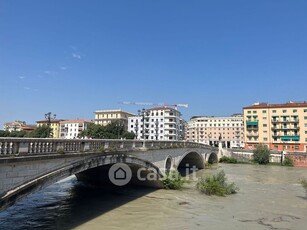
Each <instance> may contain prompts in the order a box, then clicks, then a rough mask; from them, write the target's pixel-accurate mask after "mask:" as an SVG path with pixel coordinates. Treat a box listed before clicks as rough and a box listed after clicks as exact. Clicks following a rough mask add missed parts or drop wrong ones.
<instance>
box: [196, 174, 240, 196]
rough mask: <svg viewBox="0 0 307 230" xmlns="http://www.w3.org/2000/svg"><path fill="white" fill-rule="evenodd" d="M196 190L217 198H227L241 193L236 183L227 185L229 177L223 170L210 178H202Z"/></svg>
mask: <svg viewBox="0 0 307 230" xmlns="http://www.w3.org/2000/svg"><path fill="white" fill-rule="evenodd" d="M196 188H197V190H199V191H200V192H202V193H205V194H207V195H216V196H226V195H230V194H234V193H237V191H239V188H238V187H237V186H236V185H235V183H230V184H228V183H227V177H226V175H225V172H224V171H223V170H222V171H220V172H218V173H216V174H213V175H210V176H206V177H201V178H200V179H199V180H198V182H197V184H196Z"/></svg>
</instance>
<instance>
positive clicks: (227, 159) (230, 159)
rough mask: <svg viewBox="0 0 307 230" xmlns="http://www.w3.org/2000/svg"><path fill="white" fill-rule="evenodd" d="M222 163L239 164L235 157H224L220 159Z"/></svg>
mask: <svg viewBox="0 0 307 230" xmlns="http://www.w3.org/2000/svg"><path fill="white" fill-rule="evenodd" d="M219 162H220V163H230V164H236V163H238V161H237V159H236V158H233V157H226V156H223V157H221V158H220V161H219Z"/></svg>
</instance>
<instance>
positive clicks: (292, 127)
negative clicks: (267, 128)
mask: <svg viewBox="0 0 307 230" xmlns="http://www.w3.org/2000/svg"><path fill="white" fill-rule="evenodd" d="M271 130H273V131H274V130H297V131H298V130H300V127H298V126H296V127H295V126H289V127H280V126H276V127H272V128H271Z"/></svg>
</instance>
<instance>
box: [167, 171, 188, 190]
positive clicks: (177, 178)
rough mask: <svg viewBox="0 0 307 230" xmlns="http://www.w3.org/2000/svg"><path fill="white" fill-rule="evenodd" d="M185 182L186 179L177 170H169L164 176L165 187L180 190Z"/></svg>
mask: <svg viewBox="0 0 307 230" xmlns="http://www.w3.org/2000/svg"><path fill="white" fill-rule="evenodd" d="M184 182H185V181H184V179H183V178H182V177H181V175H180V173H179V172H178V171H177V170H170V171H167V172H166V173H165V177H164V178H163V186H164V188H165V189H173V190H180V189H182V186H183V184H184Z"/></svg>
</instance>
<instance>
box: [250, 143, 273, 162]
mask: <svg viewBox="0 0 307 230" xmlns="http://www.w3.org/2000/svg"><path fill="white" fill-rule="evenodd" d="M253 158H254V162H256V163H258V164H260V165H266V164H268V163H269V162H270V150H269V148H268V146H266V145H263V144H259V145H257V147H256V149H255V150H254V154H253Z"/></svg>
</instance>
